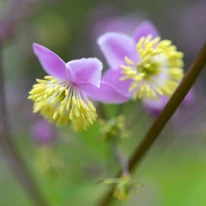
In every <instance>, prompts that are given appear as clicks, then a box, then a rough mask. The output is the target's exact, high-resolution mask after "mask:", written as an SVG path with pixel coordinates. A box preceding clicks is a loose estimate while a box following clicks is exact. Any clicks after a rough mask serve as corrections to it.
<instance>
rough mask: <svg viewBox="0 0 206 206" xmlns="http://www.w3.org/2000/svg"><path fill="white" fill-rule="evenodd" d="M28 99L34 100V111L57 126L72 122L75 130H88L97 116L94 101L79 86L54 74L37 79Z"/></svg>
mask: <svg viewBox="0 0 206 206" xmlns="http://www.w3.org/2000/svg"><path fill="white" fill-rule="evenodd" d="M28 99H30V100H32V101H33V102H34V106H33V112H34V113H37V112H39V113H40V114H41V115H42V116H43V117H44V118H45V119H46V120H48V121H49V122H52V123H55V124H56V125H57V126H64V125H66V124H67V123H69V122H71V125H72V127H73V129H74V130H75V131H82V130H86V129H87V127H88V126H90V125H91V124H93V122H94V121H95V120H96V118H97V114H96V109H95V107H94V106H93V104H92V102H91V101H89V100H88V99H87V97H86V96H85V95H84V94H83V93H82V92H81V90H79V88H78V87H76V86H75V85H73V84H71V83H68V82H65V81H60V80H57V79H55V78H54V77H52V76H45V77H44V79H43V80H42V79H37V84H35V85H33V88H32V90H31V91H30V92H29V97H28Z"/></svg>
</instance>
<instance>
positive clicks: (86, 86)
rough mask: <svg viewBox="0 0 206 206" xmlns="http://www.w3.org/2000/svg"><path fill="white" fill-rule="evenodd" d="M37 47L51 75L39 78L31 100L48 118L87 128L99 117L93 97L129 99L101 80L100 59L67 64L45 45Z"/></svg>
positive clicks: (34, 47)
mask: <svg viewBox="0 0 206 206" xmlns="http://www.w3.org/2000/svg"><path fill="white" fill-rule="evenodd" d="M33 49H34V53H35V54H36V56H37V57H38V59H39V61H40V63H41V65H42V67H43V68H44V70H45V71H46V72H47V73H48V74H49V75H51V76H46V77H45V78H44V79H43V80H40V79H37V82H38V83H37V84H35V85H34V86H33V89H32V90H31V91H30V93H29V94H30V96H29V99H31V100H32V101H34V112H35V113H36V112H40V114H41V115H42V116H44V118H45V119H47V120H48V121H50V122H53V123H56V124H57V125H59V126H61V125H65V124H67V123H68V122H71V124H72V127H73V128H74V129H75V130H77V131H81V130H85V129H86V128H87V127H88V126H89V125H91V124H92V123H93V122H94V121H95V120H96V117H97V115H96V109H95V107H94V105H93V104H92V102H91V101H90V100H89V97H91V98H93V99H95V100H101V101H109V102H118V103H120V102H124V101H126V100H127V98H126V97H125V95H124V94H122V93H121V91H119V90H118V89H116V88H114V87H113V86H112V85H110V84H108V83H104V82H101V72H102V63H101V62H100V61H99V60H98V59H97V58H83V59H79V60H73V61H70V62H68V63H65V62H64V61H63V60H62V59H61V58H60V57H59V56H57V55H56V54H55V53H54V52H52V51H50V50H49V49H47V48H46V47H44V46H41V45H39V44H36V43H34V44H33ZM100 88H101V92H100V91H99V89H100Z"/></svg>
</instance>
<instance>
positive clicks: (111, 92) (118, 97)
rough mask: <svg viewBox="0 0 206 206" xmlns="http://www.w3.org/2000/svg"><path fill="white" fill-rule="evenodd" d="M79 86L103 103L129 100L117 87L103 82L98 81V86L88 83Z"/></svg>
mask: <svg viewBox="0 0 206 206" xmlns="http://www.w3.org/2000/svg"><path fill="white" fill-rule="evenodd" d="M80 88H81V90H82V91H83V92H84V93H85V94H86V95H87V96H88V97H90V98H91V99H93V100H96V101H100V102H104V103H123V102H126V101H128V100H129V98H128V97H127V96H126V95H125V94H124V93H123V92H121V91H120V90H119V89H118V88H116V87H114V86H113V85H110V84H108V83H105V82H101V83H100V88H97V87H95V86H93V85H89V84H85V85H81V86H80Z"/></svg>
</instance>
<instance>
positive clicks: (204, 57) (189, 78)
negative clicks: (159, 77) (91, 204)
mask: <svg viewBox="0 0 206 206" xmlns="http://www.w3.org/2000/svg"><path fill="white" fill-rule="evenodd" d="M205 65H206V43H205V45H204V46H203V48H202V50H201V51H200V53H199V55H198V57H197V59H196V61H195V62H194V64H193V65H192V66H191V68H190V69H189V71H188V72H187V73H186V75H185V77H184V79H183V80H182V82H181V83H180V85H179V86H178V88H177V89H176V91H175V92H174V94H173V95H172V97H171V98H170V100H169V102H168V103H167V105H166V106H165V108H164V109H163V111H162V112H161V114H160V115H159V117H158V118H157V119H156V120H155V122H154V123H153V125H152V126H151V128H150V129H149V131H148V132H147V134H146V135H145V137H144V138H143V140H142V141H141V143H140V144H139V145H138V146H137V148H136V150H135V151H134V153H133V155H132V156H131V158H130V160H129V171H130V172H133V171H134V169H135V168H136V167H137V166H138V165H139V163H140V161H141V159H142V158H143V157H144V155H145V154H146V153H147V152H148V151H149V149H150V148H151V146H152V144H153V143H154V141H155V140H156V139H157V137H158V135H159V134H160V132H161V131H162V130H163V128H164V126H165V125H166V124H167V122H168V121H169V119H170V118H171V117H172V115H173V114H174V112H175V111H176V109H177V108H178V106H179V105H180V103H181V102H182V101H183V99H184V98H185V96H186V95H187V93H188V92H189V90H190V88H191V87H192V85H193V84H194V82H195V80H196V79H197V77H198V75H199V74H200V72H201V71H202V70H203V68H204V66H205ZM118 176H119V174H118ZM113 191H114V187H113V188H111V189H110V190H109V191H108V192H107V193H106V194H105V196H104V197H103V199H102V201H101V202H100V204H98V206H107V205H109V204H110V202H111V200H112V194H113Z"/></svg>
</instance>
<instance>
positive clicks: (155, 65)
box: [120, 35, 184, 99]
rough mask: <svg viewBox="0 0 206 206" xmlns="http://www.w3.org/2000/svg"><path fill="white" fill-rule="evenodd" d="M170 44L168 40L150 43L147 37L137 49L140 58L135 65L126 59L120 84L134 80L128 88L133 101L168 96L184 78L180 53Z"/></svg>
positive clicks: (140, 41) (122, 66)
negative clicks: (131, 93)
mask: <svg viewBox="0 0 206 206" xmlns="http://www.w3.org/2000/svg"><path fill="white" fill-rule="evenodd" d="M171 44H172V42H171V41H169V40H162V41H160V37H156V38H154V39H152V36H151V35H148V36H147V37H142V38H141V39H140V40H139V42H138V43H137V45H136V49H137V53H138V56H139V57H140V60H139V62H138V63H137V64H136V63H134V62H132V60H130V59H129V58H128V57H125V65H121V68H122V74H123V76H122V77H121V78H120V80H122V81H124V80H127V79H132V80H133V82H132V83H131V85H130V88H129V91H130V92H133V99H136V98H142V99H145V98H158V95H167V96H170V95H171V94H172V93H173V92H174V90H175V89H176V87H177V85H178V83H179V82H180V81H181V79H182V77H183V75H184V72H183V69H182V67H183V60H182V58H183V53H182V52H178V51H177V48H176V47H175V46H173V45H171Z"/></svg>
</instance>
